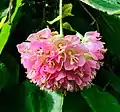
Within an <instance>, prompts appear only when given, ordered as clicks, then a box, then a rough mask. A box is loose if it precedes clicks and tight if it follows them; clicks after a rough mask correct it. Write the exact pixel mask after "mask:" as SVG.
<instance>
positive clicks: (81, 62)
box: [77, 56, 86, 66]
mask: <svg viewBox="0 0 120 112" xmlns="http://www.w3.org/2000/svg"><path fill="white" fill-rule="evenodd" d="M85 62H86V60H85V58H84V56H79V60H78V64H77V65H78V66H83V65H84V64H85Z"/></svg>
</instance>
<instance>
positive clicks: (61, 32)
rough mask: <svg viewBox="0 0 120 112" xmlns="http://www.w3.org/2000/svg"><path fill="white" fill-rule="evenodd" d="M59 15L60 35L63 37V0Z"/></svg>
mask: <svg viewBox="0 0 120 112" xmlns="http://www.w3.org/2000/svg"><path fill="white" fill-rule="evenodd" d="M59 16H60V36H61V37H63V26H62V25H63V23H62V0H60V4H59Z"/></svg>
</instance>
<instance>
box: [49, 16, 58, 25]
mask: <svg viewBox="0 0 120 112" xmlns="http://www.w3.org/2000/svg"><path fill="white" fill-rule="evenodd" d="M59 20H60V16H57V17H56V18H55V19H53V20H52V21H47V22H48V23H49V24H51V25H52V24H53V23H55V22H57V21H59Z"/></svg>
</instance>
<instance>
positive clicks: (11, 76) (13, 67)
mask: <svg viewBox="0 0 120 112" xmlns="http://www.w3.org/2000/svg"><path fill="white" fill-rule="evenodd" d="M0 60H1V61H2V62H3V63H4V65H5V67H6V68H5V67H4V66H3V67H4V69H5V70H4V69H3V70H4V74H3V75H4V77H5V78H6V81H7V83H6V86H5V88H6V87H7V89H11V87H13V86H15V85H17V84H18V83H19V65H18V63H17V62H16V60H15V58H14V57H13V56H12V55H11V54H9V53H4V52H3V54H2V55H1V57H0Z"/></svg>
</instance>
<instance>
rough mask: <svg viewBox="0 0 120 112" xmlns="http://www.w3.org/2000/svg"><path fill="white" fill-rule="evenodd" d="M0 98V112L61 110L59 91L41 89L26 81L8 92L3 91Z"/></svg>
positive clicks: (47, 111) (61, 100)
mask: <svg viewBox="0 0 120 112" xmlns="http://www.w3.org/2000/svg"><path fill="white" fill-rule="evenodd" d="M0 99H1V100H0V111H1V112H8V111H10V112H62V104H63V95H62V94H61V93H58V92H50V91H47V90H43V91H41V90H40V89H39V87H37V86H36V85H34V84H32V83H30V82H28V81H25V82H24V83H23V84H22V85H20V86H16V87H15V88H13V89H12V90H11V92H9V93H8V92H7V93H5V92H4V91H3V92H2V93H0Z"/></svg>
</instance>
